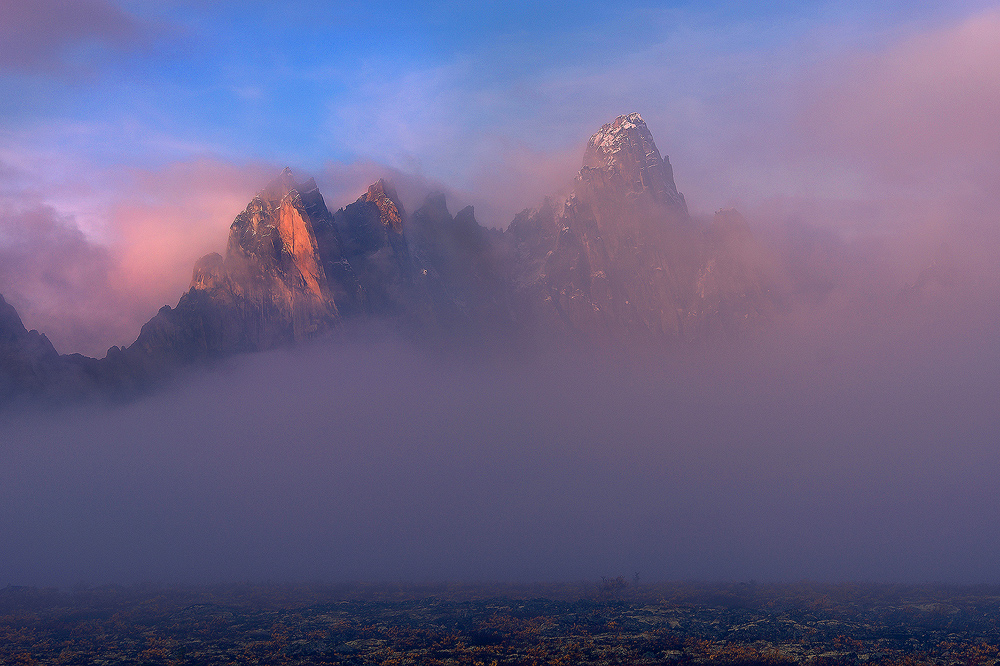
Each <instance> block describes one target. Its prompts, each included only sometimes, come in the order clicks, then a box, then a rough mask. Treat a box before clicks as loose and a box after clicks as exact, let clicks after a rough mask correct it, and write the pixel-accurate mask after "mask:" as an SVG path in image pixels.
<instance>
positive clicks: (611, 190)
mask: <svg viewBox="0 0 1000 666" xmlns="http://www.w3.org/2000/svg"><path fill="white" fill-rule="evenodd" d="M774 279H775V278H774V269H773V266H772V265H771V263H770V260H769V258H768V254H767V252H766V251H765V250H764V249H763V248H762V247H761V246H760V245H759V244H758V243H757V241H756V240H755V239H754V237H753V234H752V233H751V232H750V230H749V228H748V227H747V225H746V222H745V221H744V220H743V218H742V217H741V216H740V215H739V213H737V212H736V211H733V210H726V211H720V212H719V213H717V214H716V216H715V219H714V221H712V223H711V224H709V225H707V226H706V225H703V224H700V223H698V222H696V221H694V220H692V218H691V216H690V215H689V214H688V209H687V204H686V202H685V200H684V196H683V194H681V193H680V192H678V191H677V187H676V184H675V182H674V178H673V169H672V167H671V165H670V162H669V160H668V159H667V158H666V157H664V156H661V154H660V152H659V150H658V148H657V147H656V144H655V142H654V141H653V137H652V135H651V133H650V132H649V129H648V128H647V127H646V124H645V122H644V121H643V120H642V117H641V116H640V115H639V114H637V113H633V114H628V115H623V116H619V117H618V118H617V119H615V120H614V121H613V122H611V123H608V124H606V125H604V126H603V127H602V128H601V129H600V130H599V131H598V132H597V133H596V134H594V136H593V137H591V139H590V141H589V143H588V146H587V149H586V151H585V154H584V158H583V164H582V168H581V169H580V171H579V173H578V174H577V175H576V178H575V180H574V186H573V190H572V192H571V193H570V194H569V195H568V196H567V197H565V198H563V199H558V200H557V199H546V200H545V201H544V202H543V203H542V204H541V205H540V206H538V207H537V208H533V209H528V210H525V211H522V212H521V213H519V214H518V215H517V216H516V217H515V218H514V220H513V221H512V222H511V224H510V226H509V227H508V228H507V230H505V231H503V232H501V231H498V230H493V229H487V228H485V227H482V226H481V225H480V224H479V223H478V222H477V221H476V218H475V211H474V209H473V208H472V207H471V206H470V207H467V208H465V209H463V210H461V211H459V212H458V213H457V214H456V215H454V216H453V215H452V214H451V213H450V212H449V210H448V207H447V202H446V199H445V197H444V195H443V194H440V193H434V194H431V195H429V196H428V197H427V198H426V200H425V201H424V203H423V204H422V205H421V206H420V207H418V208H417V209H416V210H414V211H413V212H412V213H408V212H407V211H406V210H405V209H404V207H403V206H402V204H401V202H400V199H399V196H398V195H397V193H396V191H395V189H394V188H393V187H392V185H391V184H390V183H388V182H386V181H385V180H381V179H380V180H379V181H377V182H375V183H374V184H372V185H371V186H370V187H369V188H368V190H367V191H366V192H365V193H364V194H362V195H361V196H360V197H359V198H358V199H357V200H356V201H355V202H354V203H351V204H349V205H347V206H345V207H344V208H341V209H339V210H337V211H336V212H331V211H330V210H329V208H328V207H327V205H326V202H325V200H324V199H323V196H322V194H321V193H320V192H319V189H318V188H317V186H316V183H315V181H314V180H313V179H311V178H310V179H307V180H304V181H301V182H300V181H298V180H297V179H296V178H295V176H294V174H293V173H292V172H291V170H290V169H287V168H286V169H285V170H284V171H282V173H281V174H279V175H278V177H277V178H275V179H274V180H273V181H272V182H271V183H269V184H268V185H267V186H266V187H265V188H264V189H262V190H261V191H260V192H259V193H258V194H257V195H256V196H255V197H254V198H253V199H252V200H251V201H250V203H249V204H248V205H247V207H246V209H245V210H244V211H243V212H241V213H240V214H239V215H237V216H236V219H235V220H234V221H233V224H232V226H231V228H230V234H229V241H228V244H227V247H226V250H225V254H224V255H222V254H218V253H212V254H209V255H206V256H205V257H202V258H201V259H199V260H198V262H197V263H196V264H195V267H194V271H193V274H192V279H191V283H190V288H189V290H188V291H187V292H186V293H185V294H184V295H182V296H181V298H180V300H179V301H178V303H177V306H176V307H173V308H171V307H169V306H164V307H163V308H161V309H160V311H159V312H158V313H157V314H156V316H154V317H153V318H152V319H151V320H150V321H149V322H148V323H147V324H146V325H144V326H143V327H142V331H141V332H140V334H139V336H138V338H137V339H136V341H135V342H134V343H133V344H132V345H130V346H129V347H128V348H125V349H119V348H117V347H112V349H111V350H109V352H108V355H107V357H106V358H105V359H102V360H100V361H98V360H95V359H88V358H86V357H82V356H79V355H70V356H59V355H58V354H57V353H56V352H55V350H54V349H52V346H51V344H48V341H47V340H46V339H45V338H44V336H41V335H40V334H37V332H27V331H24V330H23V329H24V327H23V325H21V322H20V319H19V318H17V315H16V313H14V312H13V308H10V306H9V305H7V304H6V303H2V302H0V354H2V356H0V370H2V374H0V377H2V380H3V382H4V383H2V384H0V397H2V396H4V395H8V396H9V395H13V394H17V393H25V392H26V391H27V392H32V391H36V392H37V391H40V392H42V393H44V392H46V390H47V389H46V387H48V386H52V385H54V384H58V385H60V386H70V387H74V388H72V389H71V390H69V392H70V393H73V392H79V393H86V392H87V391H88V390H92V389H94V388H95V387H96V390H98V392H103V393H107V392H109V391H111V392H124V393H128V392H129V391H130V390H132V389H133V388H135V387H142V386H148V385H152V384H155V383H156V381H157V379H158V378H161V377H163V376H166V375H168V374H169V373H170V371H171V370H172V369H173V368H176V367H178V366H181V365H185V364H189V363H192V362H196V361H199V360H203V359H211V358H218V357H222V356H226V355H229V354H233V353H241V352H251V351H259V350H264V349H272V348H275V347H280V346H285V345H290V344H295V343H299V342H302V341H304V340H308V339H311V338H316V337H322V336H328V335H330V334H332V333H334V332H335V331H337V330H339V329H340V328H341V327H342V324H344V323H345V322H347V321H364V320H380V321H382V322H385V323H387V324H388V325H390V326H391V327H393V328H395V329H396V330H398V331H400V332H402V333H403V334H404V335H408V336H411V337H413V338H414V339H417V340H427V339H437V340H458V339H464V340H479V341H482V340H485V339H492V340H498V339H503V340H505V341H508V342H511V343H513V346H514V348H519V347H520V346H523V345H524V344H529V343H530V344H540V345H546V346H557V347H558V346H563V345H565V344H581V343H582V344H597V345H603V344H621V343H627V342H630V341H636V340H639V341H644V342H653V343H662V342H669V341H693V340H699V339H703V338H706V337H711V336H714V335H719V334H726V335H732V334H738V333H739V332H740V331H742V330H745V329H746V328H748V327H750V326H753V325H755V324H757V323H758V322H760V321H762V320H765V319H766V318H767V317H768V316H769V314H770V313H771V312H772V310H773V307H774V303H773V298H772V295H771V291H772V286H773V282H774ZM11 313H13V314H11ZM15 318H16V319H17V321H16V323H15V322H14V319H15ZM19 326H20V328H19ZM52 373H55V374H57V375H59V376H60V377H62V378H63V379H61V380H60V381H59V382H53V380H52V379H51V375H52ZM66 377H71V379H69V380H66V379H65V378H66Z"/></svg>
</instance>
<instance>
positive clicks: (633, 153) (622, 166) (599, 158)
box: [583, 113, 687, 215]
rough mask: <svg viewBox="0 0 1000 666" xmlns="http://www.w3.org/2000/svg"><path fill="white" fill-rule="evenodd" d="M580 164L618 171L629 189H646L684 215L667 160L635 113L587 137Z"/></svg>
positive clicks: (684, 207)
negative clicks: (588, 139)
mask: <svg viewBox="0 0 1000 666" xmlns="http://www.w3.org/2000/svg"><path fill="white" fill-rule="evenodd" d="M583 167H584V169H600V170H602V171H605V172H608V173H609V175H611V174H618V175H620V176H621V177H622V178H623V179H624V180H625V184H626V186H627V187H628V188H629V190H631V191H632V192H635V193H637V194H641V193H643V192H649V193H650V194H651V195H652V197H653V199H654V200H655V201H657V202H659V203H662V204H667V205H669V206H672V207H674V208H677V209H678V210H680V211H682V212H683V213H684V214H685V215H686V214H687V205H686V204H685V203H684V196H683V195H682V194H680V193H679V192H677V186H676V185H675V184H674V171H673V168H672V167H671V166H670V161H669V160H668V159H667V158H665V157H661V156H660V151H659V150H658V149H657V148H656V143H655V142H654V141H653V135H652V134H651V133H650V131H649V128H648V127H646V123H645V121H644V120H643V119H642V116H641V115H639V114H638V113H629V114H626V115H621V116H618V117H617V118H615V119H614V120H613V121H611V122H610V123H607V124H605V125H603V126H602V127H601V129H599V130H598V131H597V133H596V134H594V135H593V136H592V137H590V141H589V142H588V143H587V150H586V152H585V153H584V155H583Z"/></svg>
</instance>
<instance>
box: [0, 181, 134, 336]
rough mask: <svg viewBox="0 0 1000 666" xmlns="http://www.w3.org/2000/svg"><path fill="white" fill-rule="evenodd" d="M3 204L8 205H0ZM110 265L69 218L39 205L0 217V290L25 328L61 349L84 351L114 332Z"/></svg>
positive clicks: (103, 252) (116, 324) (116, 323)
mask: <svg viewBox="0 0 1000 666" xmlns="http://www.w3.org/2000/svg"><path fill="white" fill-rule="evenodd" d="M4 203H6V204H9V202H6V201H5V202H4ZM113 269H114V261H113V259H112V257H111V253H110V252H109V251H108V249H107V248H104V247H101V246H99V245H95V244H94V243H92V242H90V241H89V240H88V239H87V238H86V236H84V234H83V233H82V232H81V231H80V229H79V228H78V227H77V226H76V224H75V223H74V221H73V219H72V218H71V217H68V216H64V215H60V214H59V213H58V212H57V211H55V210H54V209H53V208H51V207H50V206H46V205H44V204H35V205H29V206H28V207H25V208H22V209H20V210H18V209H11V208H10V207H9V205H8V206H4V211H3V212H2V213H0V292H2V293H3V295H4V297H5V298H6V299H7V300H9V301H10V302H11V303H12V304H13V305H14V306H15V307H16V308H17V309H18V311H19V313H20V314H21V317H22V319H23V320H24V321H25V323H26V325H28V326H29V327H32V328H35V327H37V328H41V329H42V332H44V333H46V334H47V335H48V336H49V338H50V339H51V340H53V342H54V343H56V344H58V345H59V348H60V349H62V350H70V351H76V350H77V349H79V348H81V347H83V348H89V343H90V342H91V341H92V340H93V339H94V338H101V337H104V335H105V333H106V331H114V330H116V329H119V328H120V322H119V321H116V316H115V315H116V313H114V311H113V310H111V309H109V308H108V305H109V304H111V303H113V302H114V301H115V297H116V294H115V293H114V290H113V288H112V283H111V280H110V279H109V278H110V275H111V274H112V271H113Z"/></svg>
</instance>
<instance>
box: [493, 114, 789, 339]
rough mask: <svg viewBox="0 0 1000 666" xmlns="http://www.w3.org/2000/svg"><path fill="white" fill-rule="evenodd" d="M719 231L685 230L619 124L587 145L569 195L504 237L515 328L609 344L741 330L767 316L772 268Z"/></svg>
mask: <svg viewBox="0 0 1000 666" xmlns="http://www.w3.org/2000/svg"><path fill="white" fill-rule="evenodd" d="M726 215H729V214H728V213H727V214H726ZM726 215H724V216H723V217H724V218H726ZM736 215H737V216H738V214H736ZM726 219H728V218H726ZM719 224H721V225H722V226H721V227H719V228H716V227H717V226H718V225H713V226H712V227H711V228H710V229H708V230H706V229H703V228H701V227H700V226H699V225H698V224H696V223H695V222H694V221H692V220H691V218H690V216H689V215H688V211H687V206H686V204H685V201H684V196H683V195H682V194H680V193H679V192H678V191H677V187H676V185H675V184H674V179H673V170H672V168H671V167H670V163H669V161H668V160H667V159H666V158H663V157H661V155H660V152H659V150H658V149H657V147H656V144H655V143H654V141H653V137H652V135H651V134H650V132H649V130H648V128H647V127H646V124H645V123H644V122H643V120H642V118H641V117H640V116H639V114H637V113H633V114H629V115H626V116H619V117H618V118H617V119H615V120H614V121H613V122H611V123H608V124H607V125H604V126H603V127H602V128H601V129H600V131H598V132H597V133H596V134H595V135H594V136H593V137H591V139H590V142H589V143H588V146H587V150H586V153H585V155H584V160H583V168H582V169H581V170H580V172H579V174H578V175H577V177H576V180H575V183H574V188H573V192H572V193H571V194H570V195H569V196H568V197H567V198H565V199H563V200H560V201H555V200H546V201H545V202H544V203H543V204H542V205H541V206H539V207H538V208H535V209H532V210H525V211H523V212H521V213H519V214H518V215H517V216H516V217H515V219H514V221H513V222H512V223H511V225H510V227H509V228H508V230H507V232H506V233H505V234H504V240H505V243H506V246H507V251H508V254H509V257H510V269H511V271H512V279H513V282H514V283H515V287H516V289H517V291H518V298H517V302H518V303H519V304H520V307H521V318H522V319H523V320H525V321H531V322H532V325H533V326H535V328H536V329H537V330H539V331H543V332H546V333H545V334H548V333H549V332H555V333H556V334H557V335H558V334H564V335H566V336H568V337H570V338H578V339H581V340H589V341H606V342H614V341H621V340H623V339H633V340H649V341H656V340H664V339H675V340H695V339H699V338H701V337H702V336H703V335H705V334H708V333H709V332H711V331H716V330H726V331H729V330H738V329H740V328H742V327H744V326H745V325H747V324H748V322H749V321H750V320H751V318H753V319H754V320H756V318H757V317H758V316H760V315H762V314H763V313H764V312H766V311H768V310H769V309H770V308H771V305H770V300H769V296H768V290H769V286H768V280H769V278H768V270H769V267H768V265H767V262H766V261H764V254H765V253H764V252H763V250H760V251H759V252H758V251H757V250H759V248H758V246H757V244H756V242H755V241H754V239H753V237H752V235H750V234H749V231H748V230H747V232H746V234H745V235H739V234H735V233H728V232H726V233H723V232H722V227H726V226H727V223H721V222H720V223H719ZM734 224H735V223H734ZM729 226H732V225H729ZM737 226H738V225H737ZM743 226H744V227H745V224H744V225H743ZM751 247H753V248H755V249H754V250H750V249H749V248H751ZM758 254H759V255H760V256H757V255H758ZM747 262H749V263H747ZM761 262H763V263H761ZM751 264H752V265H751Z"/></svg>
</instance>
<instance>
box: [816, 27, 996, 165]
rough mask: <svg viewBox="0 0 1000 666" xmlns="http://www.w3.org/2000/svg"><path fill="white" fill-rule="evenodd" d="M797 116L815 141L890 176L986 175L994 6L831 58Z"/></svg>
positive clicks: (991, 145)
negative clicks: (886, 44)
mask: <svg viewBox="0 0 1000 666" xmlns="http://www.w3.org/2000/svg"><path fill="white" fill-rule="evenodd" d="M818 80H819V81H820V85H821V86H822V88H821V89H820V90H819V91H816V94H815V96H814V97H812V99H811V103H810V104H809V105H808V107H807V109H806V111H805V113H804V114H803V117H802V123H803V126H802V129H803V130H804V131H803V135H804V137H805V138H806V140H807V141H809V142H810V143H811V144H812V145H813V146H814V147H815V148H818V149H819V150H821V151H823V152H826V153H829V154H831V155H833V156H836V157H839V158H846V159H850V160H853V161H854V162H855V163H856V164H858V165H859V166H863V167H868V168H870V169H871V170H872V171H873V172H874V173H875V174H876V175H878V176H879V177H881V178H884V179H886V180H888V181H889V182H892V183H906V184H913V183H924V182H927V181H934V180H936V179H938V178H941V177H946V178H954V179H958V180H963V179H972V180H979V179H981V178H982V177H983V176H985V175H988V176H989V177H990V178H991V179H995V176H996V172H997V166H998V160H997V155H998V151H1000V134H998V133H997V131H996V128H997V124H998V121H1000V11H990V12H986V13H983V14H980V15H978V16H975V17H972V18H969V19H967V20H965V21H964V22H962V23H960V24H958V25H953V26H950V27H947V28H943V29H939V30H936V31H931V32H926V33H922V34H918V35H915V36H912V37H910V38H909V39H906V40H904V41H902V42H901V43H899V44H897V45H895V46H894V47H892V48H890V49H887V50H884V51H881V52H876V53H865V54H861V55H856V56H854V57H852V58H850V59H849V60H848V61H847V62H846V63H844V62H836V63H833V64H832V65H831V66H830V67H829V68H828V69H827V71H826V72H825V73H822V75H821V76H820V77H819V79H818Z"/></svg>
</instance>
